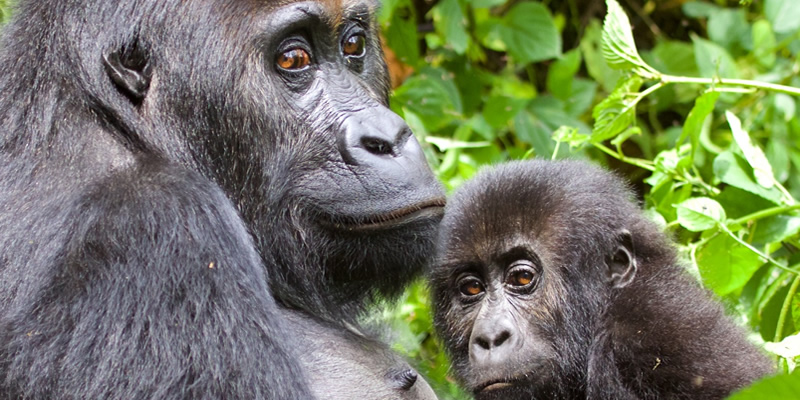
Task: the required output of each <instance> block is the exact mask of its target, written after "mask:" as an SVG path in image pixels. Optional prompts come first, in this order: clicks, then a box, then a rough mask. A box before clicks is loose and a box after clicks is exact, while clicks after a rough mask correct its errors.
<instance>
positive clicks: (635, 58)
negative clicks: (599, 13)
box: [602, 0, 650, 70]
mask: <svg viewBox="0 0 800 400" xmlns="http://www.w3.org/2000/svg"><path fill="white" fill-rule="evenodd" d="M606 5H607V6H608V12H607V13H606V17H605V19H604V20H603V45H602V51H603V58H605V60H606V62H607V63H608V65H609V66H611V67H612V68H616V69H621V70H632V69H635V68H642V69H650V67H649V66H648V65H647V63H645V62H644V60H642V57H641V56H639V52H638V51H637V50H636V43H635V42H634V40H633V32H632V31H631V22H630V20H628V16H627V15H625V11H623V10H622V7H620V5H619V3H617V1H616V0H606Z"/></svg>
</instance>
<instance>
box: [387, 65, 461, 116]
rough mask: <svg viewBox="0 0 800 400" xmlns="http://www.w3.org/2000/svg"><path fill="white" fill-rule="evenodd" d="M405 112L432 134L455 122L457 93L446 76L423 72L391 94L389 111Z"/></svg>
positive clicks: (430, 71) (458, 101) (458, 109)
mask: <svg viewBox="0 0 800 400" xmlns="http://www.w3.org/2000/svg"><path fill="white" fill-rule="evenodd" d="M402 108H406V109H408V110H411V111H412V112H413V113H414V114H416V115H417V116H419V118H420V120H421V121H422V122H423V123H424V125H425V128H426V129H427V130H428V131H431V132H433V131H436V130H439V129H441V128H442V127H444V126H445V125H447V124H449V123H450V122H452V121H453V120H454V119H456V118H457V117H458V116H459V115H460V113H461V109H460V108H461V101H460V97H459V95H458V89H457V88H456V87H455V85H454V84H453V82H452V80H451V79H448V78H447V76H446V73H445V72H444V71H442V70H438V69H433V68H430V69H426V70H424V71H421V73H420V75H416V76H412V77H411V78H408V79H407V80H406V81H405V82H404V83H403V85H401V86H400V87H399V88H397V89H396V90H395V93H394V96H393V97H392V109H393V110H395V112H398V113H399V111H401V110H402Z"/></svg>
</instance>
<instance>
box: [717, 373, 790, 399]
mask: <svg viewBox="0 0 800 400" xmlns="http://www.w3.org/2000/svg"><path fill="white" fill-rule="evenodd" d="M764 399H787V400H788V399H800V370H796V371H795V372H794V373H793V374H784V375H775V376H770V377H767V378H764V379H762V380H760V381H758V382H756V383H754V384H753V385H752V386H750V387H747V388H744V389H742V390H740V391H738V392H736V393H734V394H733V395H732V396H730V397H728V400H764Z"/></svg>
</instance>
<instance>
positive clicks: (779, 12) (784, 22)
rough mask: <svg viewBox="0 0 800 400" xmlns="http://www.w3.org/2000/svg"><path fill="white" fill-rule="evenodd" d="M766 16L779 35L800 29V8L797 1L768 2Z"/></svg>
mask: <svg viewBox="0 0 800 400" xmlns="http://www.w3.org/2000/svg"><path fill="white" fill-rule="evenodd" d="M764 14H765V15H766V16H767V19H768V20H769V22H771V23H772V27H773V29H775V32H777V33H785V34H789V33H792V32H795V31H796V30H797V29H798V28H800V7H798V6H797V0H766V1H764Z"/></svg>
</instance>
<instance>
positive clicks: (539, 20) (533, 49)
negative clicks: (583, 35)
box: [499, 2, 561, 64]
mask: <svg viewBox="0 0 800 400" xmlns="http://www.w3.org/2000/svg"><path fill="white" fill-rule="evenodd" d="M499 33H500V37H501V38H502V40H503V42H504V43H505V45H506V47H507V49H508V53H509V54H510V55H511V57H513V58H514V59H515V60H517V61H519V62H520V63H523V64H525V63H532V62H537V61H543V60H549V59H552V58H556V57H558V56H559V55H561V35H560V34H559V32H558V29H557V28H556V24H555V22H554V21H553V17H552V16H551V15H550V11H549V10H548V9H547V7H545V6H544V5H542V4H540V3H527V2H526V3H519V4H517V5H515V6H514V7H512V8H511V9H510V10H509V11H508V13H506V15H505V16H504V17H503V23H502V28H501V29H500V32H499Z"/></svg>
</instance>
